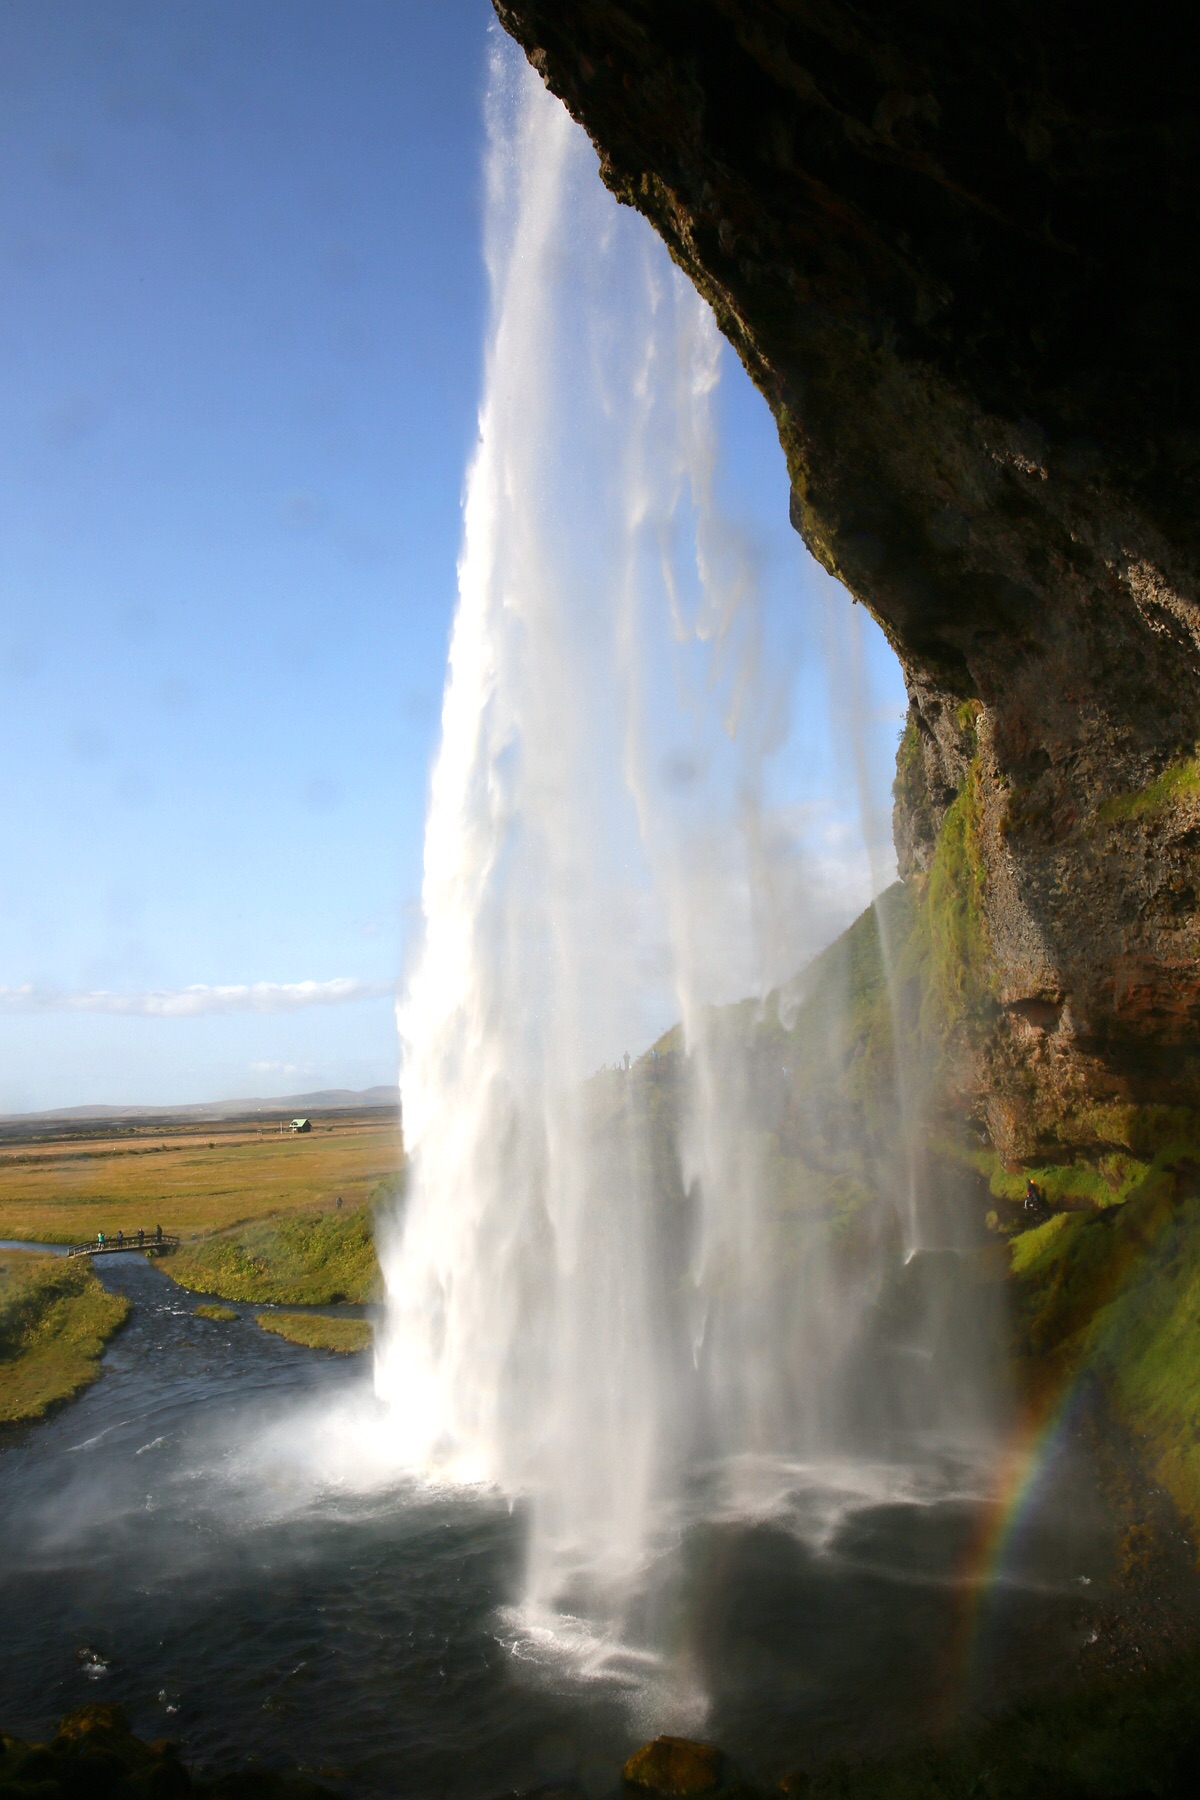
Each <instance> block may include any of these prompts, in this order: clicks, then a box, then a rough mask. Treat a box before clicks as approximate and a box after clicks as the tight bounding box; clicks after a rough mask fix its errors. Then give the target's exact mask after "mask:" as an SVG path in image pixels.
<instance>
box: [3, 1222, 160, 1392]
mask: <svg viewBox="0 0 1200 1800" xmlns="http://www.w3.org/2000/svg"><path fill="white" fill-rule="evenodd" d="M128 1316H129V1302H128V1301H127V1300H126V1299H124V1298H123V1297H122V1296H121V1295H119V1294H110V1293H107V1292H106V1291H105V1289H104V1288H103V1287H101V1285H100V1283H99V1281H97V1279H96V1277H95V1275H94V1274H93V1273H92V1270H91V1269H90V1268H88V1267H87V1265H86V1264H85V1263H71V1262H68V1261H67V1260H66V1259H65V1258H63V1257H58V1256H36V1255H32V1254H30V1253H29V1252H28V1251H21V1250H15V1251H14V1250H10V1251H3V1252H0V1424H13V1423H15V1422H16V1421H18V1420H21V1419H39V1418H41V1417H42V1415H43V1414H44V1413H45V1412H46V1411H47V1409H48V1408H49V1407H51V1406H53V1405H54V1404H55V1403H56V1402H57V1401H59V1400H66V1399H68V1398H69V1397H70V1396H71V1395H72V1394H74V1393H77V1392H78V1390H79V1389H80V1388H82V1387H86V1386H87V1384H88V1383H89V1382H90V1381H94V1380H95V1378H96V1376H97V1375H98V1374H99V1372H100V1356H101V1353H102V1351H103V1349H104V1346H105V1343H106V1342H107V1340H108V1339H109V1338H110V1337H111V1336H112V1334H113V1332H114V1331H116V1330H117V1329H118V1327H119V1326H121V1325H123V1324H124V1323H125V1320H126V1319H127V1318H128Z"/></svg>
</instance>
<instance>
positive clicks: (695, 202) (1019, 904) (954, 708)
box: [495, 0, 1200, 1158]
mask: <svg viewBox="0 0 1200 1800" xmlns="http://www.w3.org/2000/svg"><path fill="white" fill-rule="evenodd" d="M495 3H496V10H497V12H498V14H499V17H500V19H501V22H502V24H503V25H504V26H505V27H506V28H507V29H508V30H509V31H510V32H511V33H512V34H513V35H514V36H515V37H516V38H517V39H518V40H519V41H520V43H521V44H522V45H523V47H524V48H525V50H526V52H527V54H528V55H529V57H530V60H531V61H532V62H533V64H534V65H535V67H536V68H537V69H538V70H539V71H540V73H541V74H542V76H543V77H544V79H545V80H546V81H547V83H548V85H549V86H550V87H551V88H552V89H553V90H554V92H555V93H557V94H559V95H560V96H561V97H562V99H563V100H564V101H565V102H566V104H567V106H568V108H569V109H570V111H571V112H572V113H573V114H574V115H575V117H576V118H577V119H579V120H580V121H582V123H583V124H584V126H585V127H586V128H587V130H588V131H589V133H590V134H591V136H592V138H593V140H594V141H595V143H596V145H597V148H598V150H599V152H600V156H601V173H602V175H603V177H604V179H605V181H606V182H607V183H608V185H609V186H610V187H611V188H612V189H613V191H614V192H615V193H616V194H617V195H618V196H619V198H621V199H622V200H625V201H627V202H629V203H631V204H633V205H635V206H637V207H638V208H640V209H641V211H642V212H644V213H645V214H646V216H647V217H648V218H649V219H650V221H651V223H652V224H653V225H654V226H655V228H656V229H657V230H658V231H659V233H660V234H661V235H662V236H663V238H664V239H665V240H666V242H667V244H668V246H669V248H670V251H671V254H672V255H673V257H674V258H675V259H676V261H677V262H678V263H679V264H680V266H681V267H682V268H683V269H684V270H685V271H686V272H687V273H688V275H690V276H691V278H692V280H693V281H694V282H695V283H696V285H697V287H698V288H699V289H700V290H701V292H703V293H704V294H705V295H706V296H707V298H708V299H709V300H710V301H711V303H712V305H713V308H714V310H715V313H716V317H717V320H718V322H719V324H720V325H721V328H722V329H723V330H724V332H725V333H726V335H727V336H728V337H729V338H730V340H731V341H732V343H733V344H734V345H735V347H736V349H737V351H738V354H739V355H740V356H741V358H742V359H743V361H744V362H745V364H746V367H747V368H748V370H749V371H750V373H751V375H752V376H753V378H754V380H755V381H756V382H757V383H758V385H759V387H760V388H761V389H762V391H763V393H764V395H765V396H766V398H767V400H768V401H769V403H770V405H771V407H772V409H773V411H774V414H775V418H776V421H777V424H778V427H779V433H780V438H781V441H782V444H783V449H784V452H785V454H786V457H787V461H788V468H789V472H790V475H791V481H792V511H793V517H794V520H795V522H796V524H797V525H798V527H799V528H800V530H801V531H802V532H803V534H804V537H805V539H806V541H807V543H808V544H809V546H810V548H811V549H812V550H813V552H814V554H815V555H816V556H817V557H818V558H819V559H820V561H821V562H823V563H824V564H825V566H826V567H827V568H828V569H829V570H830V571H831V572H832V573H834V574H835V575H837V576H838V577H839V578H840V579H842V580H843V581H844V582H845V583H846V584H847V586H848V587H849V588H850V590H851V592H852V593H853V594H855V595H856V596H857V597H858V598H859V599H860V600H862V601H863V602H865V604H866V605H868V606H869V607H870V609H871V610H872V612H873V613H874V614H875V616H876V617H877V618H878V619H879V621H880V623H881V624H882V626H883V628H884V630H885V631H886V632H887V634H888V636H889V638H890V639H891V641H892V643H893V644H894V646H895V648H896V650H897V652H898V654H899V656H900V659H901V662H902V664H903V666H904V670H905V675H906V678H907V682H908V690H909V697H910V710H909V729H908V733H907V735H906V739H905V743H904V746H903V750H902V756H901V766H900V777H899V781H898V785H897V815H896V827H897V842H898V849H899V852H900V859H901V872H902V874H904V875H905V876H914V877H917V878H918V880H919V881H921V880H924V879H925V878H927V877H931V876H936V875H938V873H939V868H938V865H939V859H940V877H941V890H942V893H941V897H942V900H943V902H945V905H944V907H943V913H944V915H945V916H946V917H948V918H949V919H950V921H951V924H952V925H954V926H956V927H960V928H961V930H962V932H963V933H964V934H965V935H966V937H967V938H968V939H969V942H968V945H967V948H968V949H969V951H970V953H971V957H972V959H973V962H974V967H973V968H972V969H971V970H970V971H969V978H968V979H966V980H965V981H960V982H959V983H958V994H957V998H958V999H959V1000H962V1001H964V1002H966V1003H967V1005H966V1006H965V1007H963V1008H960V1014H961V1013H962V1012H963V1011H969V1012H972V1013H973V1016H971V1017H968V1018H964V1017H962V1016H959V1017H956V1018H955V1019H954V1020H953V1021H952V1024H953V1025H954V1027H955V1032H954V1034H953V1037H954V1042H953V1045H952V1048H953V1050H954V1052H955V1056H954V1059H953V1060H954V1061H955V1064H956V1067H955V1068H954V1070H953V1074H954V1078H955V1081H956V1083H957V1088H958V1097H959V1098H960V1099H965V1100H966V1101H967V1102H968V1103H969V1104H970V1105H971V1106H973V1108H974V1109H975V1111H976V1112H977V1114H978V1116H979V1117H980V1119H981V1121H982V1122H983V1123H985V1124H986V1127H987V1129H988V1130H989V1132H990V1133H991V1136H992V1139H993V1142H994V1144H995V1146H996V1148H997V1149H998V1150H999V1151H1000V1152H1001V1153H1002V1154H1003V1155H1004V1156H1006V1157H1009V1158H1014V1157H1022V1156H1027V1155H1030V1154H1033V1153H1034V1152H1035V1151H1040V1152H1041V1153H1050V1152H1053V1153H1055V1154H1061V1155H1067V1156H1070V1155H1074V1154H1090V1153H1092V1152H1093V1151H1094V1149H1095V1146H1097V1145H1105V1144H1106V1145H1117V1146H1120V1145H1127V1146H1128V1143H1129V1138H1130V1136H1131V1135H1132V1134H1134V1133H1135V1132H1136V1131H1137V1130H1138V1129H1139V1122H1138V1119H1137V1117H1136V1114H1137V1110H1138V1109H1140V1108H1144V1107H1145V1106H1147V1105H1151V1104H1170V1105H1174V1106H1179V1105H1186V1106H1188V1107H1189V1108H1195V1107H1196V1106H1197V1105H1198V1104H1200V955H1198V953H1200V923H1198V917H1197V894H1198V893H1200V769H1198V766H1197V763H1196V760H1195V758H1196V750H1197V744H1198V741H1200V575H1198V571H1200V505H1198V504H1197V500H1198V498H1200V339H1198V338H1197V336H1196V333H1195V331H1194V329H1193V319H1194V316H1195V313H1196V310H1197V302H1198V301H1200V250H1198V247H1197V246H1198V240H1197V237H1196V233H1195V230H1194V219H1193V215H1194V204H1195V202H1194V196H1195V193H1196V191H1197V186H1198V180H1200V116H1198V113H1197V106H1196V101H1195V95H1194V92H1193V83H1192V80H1191V70H1190V65H1189V61H1188V59H1187V58H1185V57H1184V58H1181V57H1180V56H1179V54H1178V46H1177V42H1176V39H1175V36H1174V34H1173V32H1171V31H1170V30H1169V29H1167V26H1166V22H1165V15H1160V14H1156V13H1150V14H1142V15H1139V16H1137V17H1136V18H1134V17H1131V16H1129V15H1127V14H1126V13H1124V12H1122V11H1120V10H1119V9H1109V10H1107V11H1105V10H1102V11H1100V12H1095V13H1093V14H1091V15H1089V19H1088V26H1087V29H1086V30H1080V29H1076V28H1075V25H1074V23H1073V22H1071V21H1070V20H1068V17H1067V15H1066V13H1065V12H1064V11H1063V10H1062V9H1060V8H1054V7H1048V8H1047V7H1043V8H1033V9H1031V8H1027V7H1018V6H1016V5H1014V4H1012V3H1011V0H1005V3H1003V4H1000V5H998V6H995V7H988V8H965V9H964V8H959V9H956V11H955V14H954V25H953V29H952V30H949V29H947V27H946V20H945V18H944V17H943V15H942V13H941V12H939V11H937V10H936V9H934V10H928V9H922V8H919V7H918V8H913V7H911V6H904V5H901V4H899V3H898V0H880V3H879V4H876V5H873V6H871V7H869V8H866V9H864V8H862V7H856V6H853V5H851V4H849V0H819V3H818V0H695V4H692V5H688V6H680V5H677V4H671V5H667V4H662V3H661V0H603V4H601V0H495ZM1131 1109H1132V1112H1131Z"/></svg>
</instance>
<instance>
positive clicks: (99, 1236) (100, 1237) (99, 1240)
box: [96, 1231, 104, 1250]
mask: <svg viewBox="0 0 1200 1800" xmlns="http://www.w3.org/2000/svg"><path fill="white" fill-rule="evenodd" d="M96 1248H97V1250H103V1248H104V1233H103V1232H102V1231H98V1232H97V1233H96Z"/></svg>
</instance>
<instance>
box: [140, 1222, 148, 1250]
mask: <svg viewBox="0 0 1200 1800" xmlns="http://www.w3.org/2000/svg"><path fill="white" fill-rule="evenodd" d="M145 1241H146V1233H145V1232H144V1231H143V1230H142V1228H141V1226H140V1225H139V1226H138V1249H139V1250H140V1249H141V1247H142V1245H143V1244H144V1243H145Z"/></svg>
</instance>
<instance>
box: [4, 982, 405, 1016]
mask: <svg viewBox="0 0 1200 1800" xmlns="http://www.w3.org/2000/svg"><path fill="white" fill-rule="evenodd" d="M395 991H396V990H395V983H394V982H390V981H354V980H352V979H350V978H349V977H348V976H342V977H338V978H336V979H335V980H333V981H254V982H242V983H235V984H231V985H229V986H227V987H206V986H205V985H203V984H202V983H197V984H196V985H195V986H194V987H186V988H154V989H152V990H151V991H150V992H149V993H144V994H128V993H113V992H110V991H109V990H107V989H105V988H98V989H95V990H93V991H91V992H82V993H70V992H64V991H62V990H60V989H55V988H39V987H33V986H32V985H26V986H24V987H0V1011H4V1012H90V1013H115V1014H122V1015H124V1016H126V1017H140V1018H147V1019H195V1018H199V1017H201V1016H202V1015H203V1014H207V1013H233V1012H256V1013H278V1012H298V1011H299V1010H300V1008H301V1007H305V1006H346V1005H349V1004H350V1003H352V1002H353V1001H356V1000H378V999H381V998H383V997H384V996H385V995H386V996H388V997H391V996H392V995H394V993H395Z"/></svg>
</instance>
